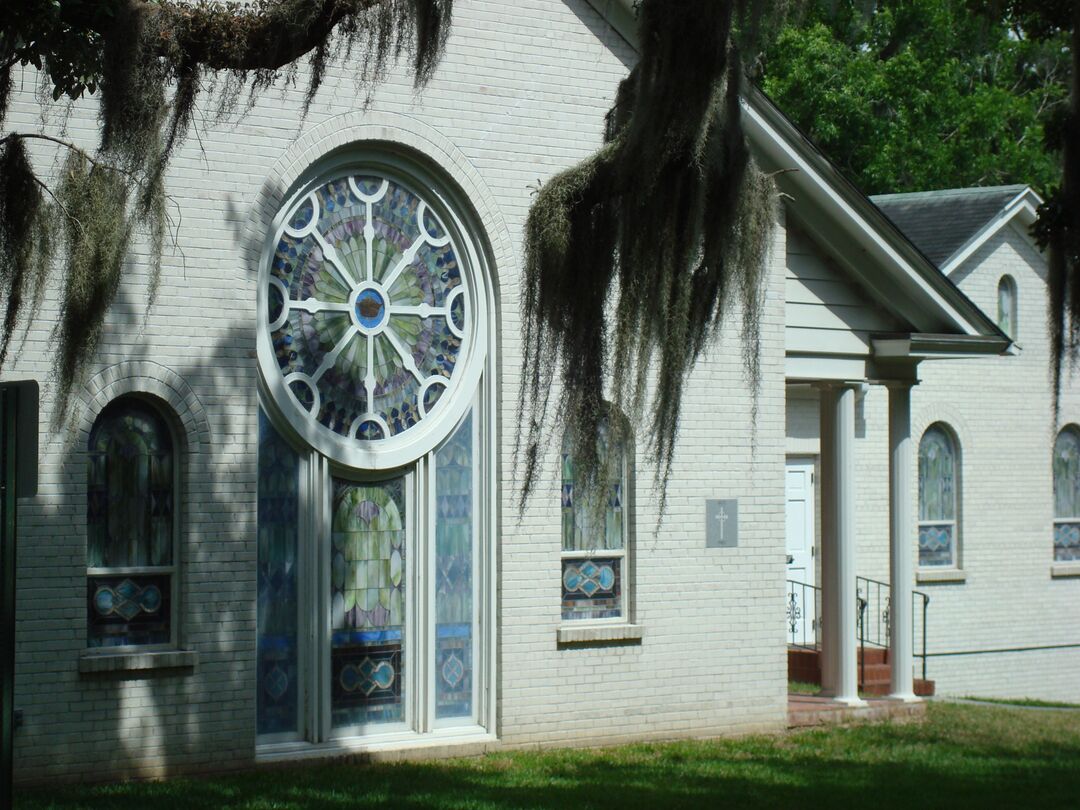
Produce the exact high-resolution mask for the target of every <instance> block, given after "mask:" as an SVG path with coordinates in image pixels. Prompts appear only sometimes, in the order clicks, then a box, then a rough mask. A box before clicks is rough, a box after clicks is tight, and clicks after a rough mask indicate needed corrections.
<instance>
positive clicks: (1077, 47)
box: [1034, 6, 1080, 416]
mask: <svg viewBox="0 0 1080 810" xmlns="http://www.w3.org/2000/svg"><path fill="white" fill-rule="evenodd" d="M1066 8H1067V7H1066V6H1062V7H1061V9H1062V10H1061V12H1060V13H1061V16H1062V19H1061V20H1060V23H1061V25H1062V27H1065V26H1066V25H1067V24H1071V29H1072V94H1071V97H1070V102H1069V107H1068V110H1067V111H1065V112H1064V114H1063V118H1062V120H1061V121H1060V123H1058V125H1057V126H1056V127H1055V128H1053V131H1052V132H1050V133H1048V138H1047V141H1048V144H1047V145H1048V146H1050V147H1051V148H1053V149H1057V150H1059V151H1061V153H1062V158H1063V160H1062V164H1063V165H1062V169H1063V171H1062V183H1061V186H1060V188H1057V189H1053V190H1052V191H1051V193H1050V194H1049V196H1048V198H1047V200H1046V202H1045V203H1044V204H1043V205H1042V206H1040V208H1039V218H1038V220H1037V221H1036V223H1035V227H1034V231H1035V238H1036V241H1037V242H1038V243H1039V246H1040V247H1042V248H1043V249H1045V250H1046V252H1047V272H1048V279H1047V286H1048V290H1049V305H1048V316H1049V317H1048V321H1049V323H1048V326H1049V332H1050V347H1051V351H1050V358H1051V368H1050V374H1051V380H1052V382H1053V392H1054V413H1055V416H1057V413H1058V410H1059V406H1060V401H1061V378H1062V369H1063V366H1065V365H1066V364H1068V365H1069V366H1070V367H1071V368H1073V369H1075V367H1076V364H1077V360H1078V358H1080V6H1074V7H1073V8H1072V11H1071V17H1070V18H1069V19H1066V13H1067V12H1066V11H1065V9H1066Z"/></svg>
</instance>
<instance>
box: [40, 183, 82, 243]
mask: <svg viewBox="0 0 1080 810" xmlns="http://www.w3.org/2000/svg"><path fill="white" fill-rule="evenodd" d="M33 178H34V182H35V183H37V184H38V185H39V186H41V188H42V189H43V190H44V191H45V193H46V194H48V195H49V196H50V197H52V198H53V202H55V203H56V205H57V206H58V207H59V208H60V210H61V211H63V212H64V216H65V217H67V218H68V219H70V220H71V221H72V222H74V223H75V224H76V225H77V226H78V227H79V230H80V231H81V230H82V229H83V224H82V223H81V222H79V219H78V217H75V216H73V215H72V213H71V212H70V211H68V209H67V206H66V205H64V204H63V203H62V202H60V200H59V198H58V197H57V196H56V195H55V194H53V192H52V189H51V188H49V187H48V186H47V185H45V184H44V183H43V182H41V180H40V179H38V176H37V175H36V174H35V175H33Z"/></svg>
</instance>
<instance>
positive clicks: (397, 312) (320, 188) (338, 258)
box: [264, 173, 473, 447]
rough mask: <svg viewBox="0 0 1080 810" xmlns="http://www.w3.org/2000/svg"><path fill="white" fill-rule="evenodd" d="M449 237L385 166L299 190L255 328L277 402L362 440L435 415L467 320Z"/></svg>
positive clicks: (462, 348)
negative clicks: (274, 376) (268, 356)
mask: <svg viewBox="0 0 1080 810" xmlns="http://www.w3.org/2000/svg"><path fill="white" fill-rule="evenodd" d="M455 241H456V240H455V238H454V235H453V232H452V231H451V230H450V229H449V228H447V226H446V224H445V223H444V220H443V218H442V217H440V216H439V214H438V213H436V211H435V210H433V208H432V207H431V206H430V205H429V204H428V202H426V201H425V200H424V199H423V198H422V197H421V196H420V195H419V194H417V193H416V192H415V191H413V190H412V189H411V188H409V187H407V186H406V185H405V184H404V183H402V182H399V181H398V180H396V179H394V178H392V177H387V176H378V175H375V174H365V173H356V174H346V175H339V176H336V177H334V178H333V179H331V180H329V181H326V182H323V183H321V184H319V185H317V186H316V187H315V188H313V189H312V190H310V191H308V192H307V193H305V194H303V195H302V196H300V197H299V198H298V199H297V200H296V201H295V202H294V203H293V205H292V207H291V209H289V210H288V211H287V212H286V214H285V216H284V218H283V221H282V223H281V225H280V226H279V228H278V230H277V233H276V235H275V239H274V243H273V247H272V252H271V255H270V259H269V272H268V274H267V276H266V279H267V282H268V284H267V287H266V289H265V295H266V307H265V310H264V312H265V317H266V323H265V327H266V328H265V330H264V333H265V335H266V336H267V337H265V338H264V339H266V340H268V341H269V349H270V352H271V353H272V357H273V362H274V363H275V364H276V366H277V370H278V371H279V372H280V375H281V382H282V383H283V386H284V387H283V389H281V393H280V394H279V396H278V398H279V400H280V399H285V400H287V401H286V402H284V403H280V402H279V404H281V405H282V407H283V409H288V408H292V409H294V411H296V412H298V413H300V414H303V415H304V417H306V418H309V419H312V420H314V421H315V422H316V423H317V424H318V425H319V426H321V428H322V429H324V430H325V431H329V432H330V433H332V434H334V436H335V440H336V441H339V442H340V441H342V440H345V441H352V442H357V443H360V444H362V445H363V446H367V447H373V446H376V447H377V446H379V445H381V444H385V443H389V442H391V441H392V440H393V439H394V437H397V436H401V435H403V434H406V433H407V432H408V431H410V430H411V429H412V428H414V427H416V426H417V425H420V424H422V423H423V422H424V421H425V420H427V419H429V417H430V416H431V415H432V414H437V413H438V412H439V411H440V410H441V408H440V403H442V402H443V400H444V398H445V397H446V395H447V393H448V391H450V390H451V389H452V388H453V387H454V385H455V383H456V382H457V380H458V378H459V377H461V376H462V375H461V366H462V365H463V364H464V363H463V360H464V357H465V352H466V349H467V345H468V341H469V339H470V332H471V330H472V327H473V324H472V323H471V318H472V314H471V309H472V303H471V300H470V292H471V290H470V289H469V276H468V274H467V273H466V272H465V267H464V264H465V261H466V260H465V259H463V254H462V252H461V249H460V248H459V246H458V244H456V243H455ZM286 391H287V394H285V392H286Z"/></svg>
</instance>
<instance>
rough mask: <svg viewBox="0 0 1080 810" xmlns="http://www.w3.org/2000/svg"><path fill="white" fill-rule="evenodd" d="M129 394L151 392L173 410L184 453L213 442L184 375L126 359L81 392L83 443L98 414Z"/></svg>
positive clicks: (95, 376)
mask: <svg viewBox="0 0 1080 810" xmlns="http://www.w3.org/2000/svg"><path fill="white" fill-rule="evenodd" d="M128 394H134V395H139V394H143V395H149V396H152V397H156V398H157V399H159V400H161V401H162V402H163V403H164V404H165V405H166V406H167V407H168V409H169V410H170V411H171V413H170V414H169V416H171V417H172V420H173V421H174V422H175V427H176V428H177V433H178V435H177V437H176V438H177V440H178V441H179V442H180V445H181V448H182V449H183V451H184V452H185V453H193V452H196V451H198V450H199V449H200V448H206V447H209V445H210V439H211V433H210V421H209V420H208V419H207V416H206V410H205V408H203V405H202V403H201V402H200V401H199V398H198V397H197V396H196V395H195V392H194V391H193V390H192V389H191V386H189V385H188V384H187V382H185V380H184V378H183V377H181V376H180V375H179V374H177V373H176V372H174V371H172V370H170V369H169V368H167V367H166V366H163V365H161V364H160V363H154V362H152V361H148V360H139V361H132V360H125V361H123V362H120V363H116V364H115V365H112V366H108V367H107V368H104V369H102V370H101V371H99V372H98V373H97V374H95V375H94V376H93V377H91V378H90V380H89V381H88V382H87V383H86V386H85V388H84V389H83V393H82V396H81V401H82V406H83V407H82V414H81V418H80V420H79V437H78V441H79V444H80V446H82V447H85V446H86V442H87V441H88V440H89V438H90V431H91V429H92V428H93V425H94V422H95V420H96V419H97V417H98V414H100V413H101V412H102V410H104V409H105V406H106V405H108V404H109V403H110V402H112V401H113V400H115V399H117V398H118V397H122V396H125V395H128Z"/></svg>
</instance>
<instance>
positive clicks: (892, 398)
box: [889, 383, 918, 701]
mask: <svg viewBox="0 0 1080 810" xmlns="http://www.w3.org/2000/svg"><path fill="white" fill-rule="evenodd" d="M912 453H913V450H912V444H911V385H910V384H909V383H890V384H889V584H890V587H889V657H890V662H891V666H892V677H891V680H892V684H891V688H890V697H892V698H895V699H897V700H905V701H914V700H918V698H916V697H915V688H914V686H915V684H914V681H913V676H912V669H913V664H914V659H913V657H912V649H911V645H912V639H911V631H912V625H911V623H912V608H911V589H912V584H913V582H914V578H915V572H914V567H915V566H914V561H913V554H914V550H913V548H912V541H913V539H914V536H915V526H914V521H913V520H912V517H913V514H914V511H913V508H914V507H913V498H912V487H913V486H914V485H915V481H914V476H913V475H912V473H913V470H912V464H913V462H912Z"/></svg>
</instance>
